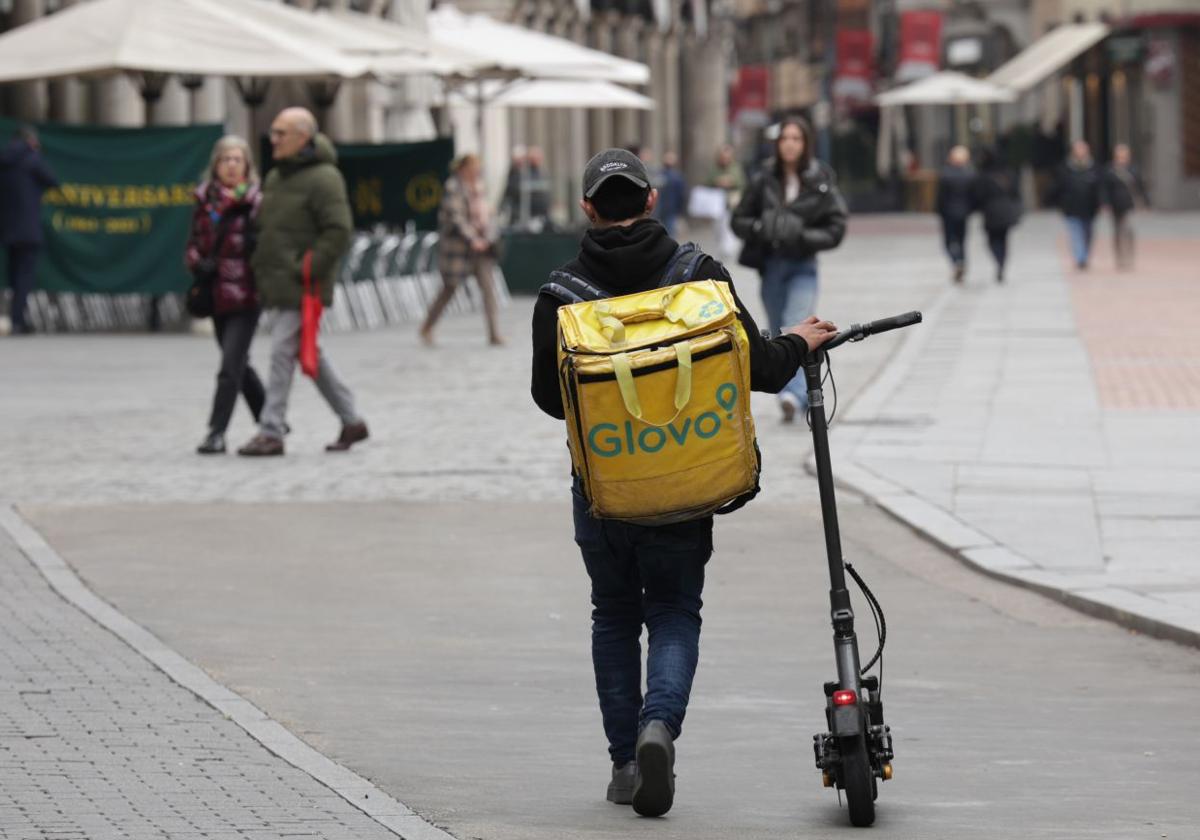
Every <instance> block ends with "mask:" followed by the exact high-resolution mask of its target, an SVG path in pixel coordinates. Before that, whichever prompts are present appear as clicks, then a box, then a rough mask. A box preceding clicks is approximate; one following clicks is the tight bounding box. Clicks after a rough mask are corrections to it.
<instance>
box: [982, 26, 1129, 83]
mask: <svg viewBox="0 0 1200 840" xmlns="http://www.w3.org/2000/svg"><path fill="white" fill-rule="evenodd" d="M1108 33H1109V27H1108V25H1107V24H1103V23H1072V24H1067V25H1064V26H1059V27H1056V28H1055V29H1052V30H1050V31H1049V32H1047V33H1046V34H1045V35H1043V36H1042V37H1041V38H1039V39H1038V40H1037V41H1034V42H1033V43H1032V44H1030V45H1029V46H1028V47H1026V48H1025V49H1024V50H1022V51H1021V52H1020V53H1018V54H1017V55H1016V56H1015V57H1014V58H1012V59H1010V60H1009V61H1007V62H1005V63H1004V64H1003V65H1001V66H1000V67H999V68H998V69H997V70H996V71H995V72H994V73H992V75H990V76H988V77H987V80H988V81H989V82H992V83H994V84H997V85H1002V86H1004V87H1008V88H1012V89H1013V90H1016V91H1026V90H1029V89H1030V88H1032V87H1033V86H1035V85H1037V84H1038V83H1039V82H1041V81H1042V80H1043V79H1045V78H1046V77H1047V76H1049V75H1050V74H1051V73H1053V72H1055V71H1056V70H1058V69H1059V68H1061V67H1062V66H1063V65H1064V64H1066V63H1067V62H1069V61H1071V60H1072V59H1074V58H1075V57H1076V56H1078V55H1079V54H1080V53H1082V52H1084V51H1086V50H1088V49H1089V48H1091V47H1092V46H1093V45H1095V44H1096V43H1097V42H1099V41H1100V40H1101V39H1102V38H1104V36H1106V35H1107V34H1108Z"/></svg>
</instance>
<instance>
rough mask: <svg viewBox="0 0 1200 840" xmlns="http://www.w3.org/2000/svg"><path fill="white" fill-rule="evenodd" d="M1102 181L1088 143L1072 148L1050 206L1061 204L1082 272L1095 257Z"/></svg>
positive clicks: (1058, 179)
mask: <svg viewBox="0 0 1200 840" xmlns="http://www.w3.org/2000/svg"><path fill="white" fill-rule="evenodd" d="M1102 198H1103V196H1102V179H1101V175H1100V172H1099V171H1098V170H1097V168H1096V163H1095V161H1093V160H1092V148H1091V146H1089V145H1088V144H1087V142H1086V141H1084V140H1076V141H1075V142H1074V143H1072V144H1071V154H1070V155H1069V156H1068V157H1067V160H1066V162H1065V163H1064V164H1063V165H1062V166H1061V167H1060V168H1059V170H1058V176H1057V179H1056V180H1055V183H1054V187H1053V189H1052V191H1051V194H1050V200H1049V201H1048V202H1047V203H1049V204H1057V205H1058V207H1059V209H1060V210H1061V211H1062V214H1063V218H1064V219H1066V222H1067V234H1068V236H1070V238H1071V254H1072V256H1073V257H1074V258H1075V266H1076V267H1077V268H1078V269H1079V270H1080V271H1085V270H1086V269H1087V267H1088V260H1090V259H1091V254H1092V229H1093V226H1094V225H1095V221H1096V213H1098V212H1099V211H1100V203H1101V200H1102Z"/></svg>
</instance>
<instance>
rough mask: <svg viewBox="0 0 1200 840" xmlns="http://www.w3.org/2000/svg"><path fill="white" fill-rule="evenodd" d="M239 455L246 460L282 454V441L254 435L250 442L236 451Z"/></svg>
mask: <svg viewBox="0 0 1200 840" xmlns="http://www.w3.org/2000/svg"><path fill="white" fill-rule="evenodd" d="M238 454H239V455H245V456H246V457H248V458H263V457H269V456H272V455H282V454H283V441H282V440H280V439H279V438H273V437H267V436H266V435H255V436H254V437H253V438H251V439H250V442H249V443H247V444H246V445H245V446H243V447H242V448H241V449H239V450H238Z"/></svg>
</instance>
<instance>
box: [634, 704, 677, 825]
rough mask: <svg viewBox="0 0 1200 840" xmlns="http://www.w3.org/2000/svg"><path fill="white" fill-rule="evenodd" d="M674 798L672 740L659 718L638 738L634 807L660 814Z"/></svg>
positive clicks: (649, 812) (638, 810) (638, 809)
mask: <svg viewBox="0 0 1200 840" xmlns="http://www.w3.org/2000/svg"><path fill="white" fill-rule="evenodd" d="M674 801H675V739H674V738H673V737H672V736H671V730H669V729H667V725H666V724H665V723H663V722H662V721H661V720H652V721H650V722H649V723H647V724H646V726H645V727H644V728H643V729H642V733H641V734H640V735H638V739H637V781H635V782H634V785H633V802H632V803H631V804H632V805H633V810H635V811H637V812H638V813H639V814H641V815H642V816H643V817H661V816H662V815H663V814H665V813H667V811H670V810H671V804H672V803H673V802H674Z"/></svg>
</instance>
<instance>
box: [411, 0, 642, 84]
mask: <svg viewBox="0 0 1200 840" xmlns="http://www.w3.org/2000/svg"><path fill="white" fill-rule="evenodd" d="M428 22H429V33H430V35H431V36H432V37H433V40H434V41H435V42H437V43H439V44H442V45H444V46H448V47H455V48H457V49H461V50H464V51H466V52H469V53H471V54H473V55H477V56H480V57H482V58H486V59H487V60H488V62H489V63H490V64H491V65H492V66H493V67H494V68H495V69H496V71H497V72H499V73H506V74H508V75H510V76H513V77H522V78H543V79H591V80H597V81H606V82H621V83H623V84H632V85H644V84H646V83H647V82H649V81H650V68H648V67H647V66H646V65H645V64H642V63H641V62H637V61H630V60H629V59H625V58H618V57H616V56H613V55H609V54H608V53H605V52H601V51H599V50H593V49H589V48H588V47H583V46H580V45H579V44H576V43H575V42H574V41H568V40H567V39H566V38H559V37H556V36H554V35H547V34H546V33H544V32H536V31H534V30H532V29H526V28H525V27H523V26H516V25H515V24H511V23H502V22H501V21H498V20H494V19H492V18H490V17H487V16H485V15H465V14H463V13H462V12H460V11H458V9H456V8H454V7H453V6H439V7H438V8H437V9H434V10H433V11H432V12H430V13H429V17H428Z"/></svg>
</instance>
